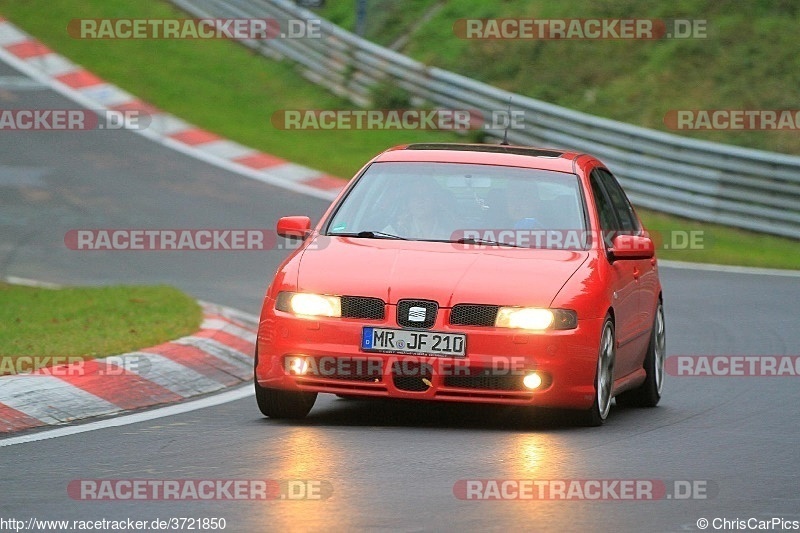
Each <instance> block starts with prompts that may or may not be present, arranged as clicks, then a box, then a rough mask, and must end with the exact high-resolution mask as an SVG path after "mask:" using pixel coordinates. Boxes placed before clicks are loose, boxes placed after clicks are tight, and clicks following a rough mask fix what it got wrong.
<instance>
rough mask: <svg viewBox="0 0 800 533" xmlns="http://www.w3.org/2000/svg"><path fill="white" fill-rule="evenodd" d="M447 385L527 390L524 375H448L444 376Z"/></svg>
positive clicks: (481, 388)
mask: <svg viewBox="0 0 800 533" xmlns="http://www.w3.org/2000/svg"><path fill="white" fill-rule="evenodd" d="M444 385H445V386H446V387H458V388H460V389H479V390H502V391H527V390H528V389H527V388H526V387H525V385H523V384H522V376H514V375H507V376H491V375H477V376H447V377H445V378H444Z"/></svg>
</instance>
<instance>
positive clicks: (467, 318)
mask: <svg viewBox="0 0 800 533" xmlns="http://www.w3.org/2000/svg"><path fill="white" fill-rule="evenodd" d="M499 309H500V306H499V305H480V304H458V305H455V306H453V311H452V312H451V313H450V323H451V324H457V325H459V326H494V321H495V319H496V318H497V311H498V310H499Z"/></svg>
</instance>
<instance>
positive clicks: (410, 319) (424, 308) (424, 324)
mask: <svg viewBox="0 0 800 533" xmlns="http://www.w3.org/2000/svg"><path fill="white" fill-rule="evenodd" d="M438 309H439V304H437V303H436V302H434V301H431V300H400V301H399V302H397V323H398V324H400V325H401V326H403V327H404V328H430V327H432V326H433V324H434V323H435V322H436V311H437V310H438Z"/></svg>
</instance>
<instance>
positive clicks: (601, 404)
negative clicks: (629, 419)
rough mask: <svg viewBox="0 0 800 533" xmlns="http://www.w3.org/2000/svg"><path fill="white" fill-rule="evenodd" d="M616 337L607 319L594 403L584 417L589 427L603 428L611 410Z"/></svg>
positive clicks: (600, 350) (595, 379) (608, 317)
mask: <svg viewBox="0 0 800 533" xmlns="http://www.w3.org/2000/svg"><path fill="white" fill-rule="evenodd" d="M616 344H617V343H616V337H615V334H614V321H613V320H611V317H610V316H607V317H606V320H605V322H604V323H603V329H602V333H601V334H600V348H599V349H598V353H597V370H596V371H595V377H594V391H595V394H594V403H593V404H592V407H591V408H590V409H589V410H588V411H586V412H585V413H584V415H583V422H584V424H585V425H587V426H592V427H596V426H602V425H603V422H605V421H606V418H608V413H609V411H610V409H611V400H612V398H613V397H612V395H611V394H612V391H613V388H614V361H615V359H616V355H617V350H616Z"/></svg>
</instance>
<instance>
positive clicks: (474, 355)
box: [255, 308, 603, 409]
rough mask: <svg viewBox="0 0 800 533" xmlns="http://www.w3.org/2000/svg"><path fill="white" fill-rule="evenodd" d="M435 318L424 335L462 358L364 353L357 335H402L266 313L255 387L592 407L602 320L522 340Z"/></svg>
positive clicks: (359, 324) (359, 323)
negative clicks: (299, 360) (459, 347)
mask: <svg viewBox="0 0 800 533" xmlns="http://www.w3.org/2000/svg"><path fill="white" fill-rule="evenodd" d="M442 311H445V312H444V313H441V316H440V317H439V320H437V323H436V324H435V325H434V326H433V327H432V328H431V331H442V332H447V333H465V334H466V335H467V355H466V357H464V358H452V357H426V356H417V355H400V354H383V353H371V352H364V351H362V350H361V348H360V342H361V334H362V328H363V327H364V326H374V327H387V328H398V327H400V326H398V325H397V324H396V323H394V321H392V320H383V321H381V320H361V319H346V318H320V319H318V320H311V319H305V318H298V317H296V316H294V315H291V314H288V313H283V312H281V311H276V310H274V308H272V309H267V310H265V312H264V313H263V315H262V320H261V323H260V325H259V333H258V342H257V363H256V371H255V375H256V379H257V381H258V383H259V385H261V386H262V387H267V388H274V389H284V390H294V391H314V392H327V393H334V394H343V395H364V396H377V397H385V398H403V399H418V400H437V401H439V400H440V401H458V402H479V403H498V404H511V405H535V406H542V407H559V408H569V409H588V408H589V407H590V406H591V405H592V402H593V401H594V395H595V391H594V378H595V372H596V367H597V354H598V346H599V340H600V332H601V329H602V324H603V320H602V319H590V320H579V321H578V327H577V328H576V329H573V330H562V331H548V332H545V333H529V332H523V331H520V330H513V329H506V328H495V327H476V326H450V325H449V324H448V321H449V313H448V312H447V310H445V309H442ZM387 315H388V316H393V314H392V313H388V314H387ZM297 356H304V357H306V358H308V359H307V362H308V365H307V366H308V369H307V371H306V373H305V374H302V375H298V374H296V373H295V372H294V371H293V370H292V369H291V368H290V366H289V365H288V364H287V358H290V357H297ZM534 371H535V372H537V373H538V374H539V375H540V376H541V377H542V378H543V383H542V385H541V386H540V387H539V388H537V389H535V390H528V389H527V388H525V387H524V386H523V385H522V378H523V376H524V375H525V374H528V373H530V372H534Z"/></svg>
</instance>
